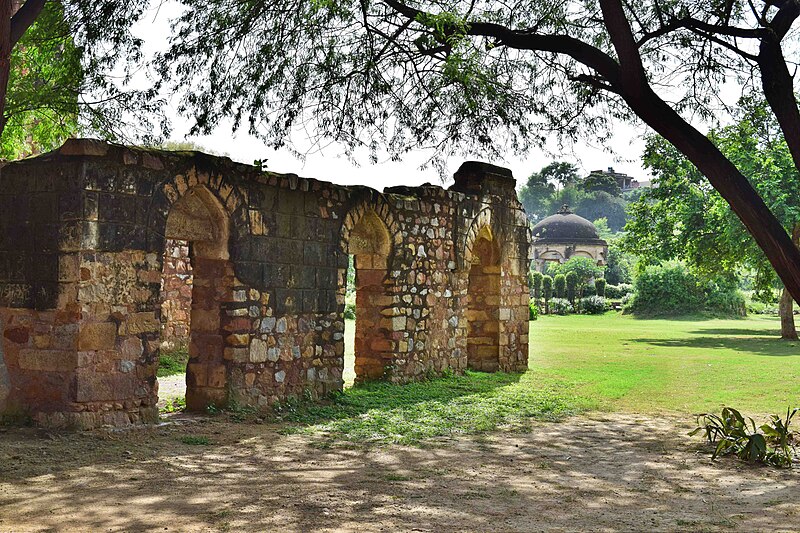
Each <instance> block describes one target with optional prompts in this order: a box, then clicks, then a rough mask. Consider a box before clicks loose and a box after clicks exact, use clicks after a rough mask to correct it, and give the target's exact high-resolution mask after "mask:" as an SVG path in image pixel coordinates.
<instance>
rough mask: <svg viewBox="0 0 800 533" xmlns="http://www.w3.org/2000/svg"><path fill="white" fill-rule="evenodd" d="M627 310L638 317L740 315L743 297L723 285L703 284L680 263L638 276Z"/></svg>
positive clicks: (729, 285) (655, 268) (643, 272)
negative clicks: (703, 314) (700, 314)
mask: <svg viewBox="0 0 800 533" xmlns="http://www.w3.org/2000/svg"><path fill="white" fill-rule="evenodd" d="M627 309H628V310H629V311H632V312H633V313H634V314H641V315H654V316H659V315H687V314H692V313H697V312H701V311H709V312H712V313H721V314H726V315H735V316H741V315H743V314H744V312H745V304H744V297H743V296H742V295H741V293H739V292H738V291H737V289H736V287H735V286H734V285H732V284H730V283H725V282H720V283H717V282H713V281H712V282H703V281H702V280H701V279H699V278H698V277H697V276H695V275H694V274H692V273H691V272H690V271H689V270H688V269H687V268H686V267H684V266H683V265H680V264H671V265H664V266H650V267H647V268H645V270H644V271H642V272H641V273H639V275H638V276H637V277H636V281H635V283H634V297H633V299H632V300H631V302H630V303H629V305H628V307H627Z"/></svg>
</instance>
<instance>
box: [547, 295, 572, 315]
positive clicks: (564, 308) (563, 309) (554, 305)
mask: <svg viewBox="0 0 800 533" xmlns="http://www.w3.org/2000/svg"><path fill="white" fill-rule="evenodd" d="M573 311H574V309H573V307H572V304H571V303H570V302H569V300H567V299H565V298H553V299H552V300H550V313H555V314H557V315H566V314H568V313H572V312H573Z"/></svg>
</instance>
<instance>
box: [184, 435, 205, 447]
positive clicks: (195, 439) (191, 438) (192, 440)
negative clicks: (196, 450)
mask: <svg viewBox="0 0 800 533" xmlns="http://www.w3.org/2000/svg"><path fill="white" fill-rule="evenodd" d="M181 442H182V443H184V444H188V445H189V446H210V445H211V441H210V440H209V438H208V437H204V436H202V435H185V436H183V437H181Z"/></svg>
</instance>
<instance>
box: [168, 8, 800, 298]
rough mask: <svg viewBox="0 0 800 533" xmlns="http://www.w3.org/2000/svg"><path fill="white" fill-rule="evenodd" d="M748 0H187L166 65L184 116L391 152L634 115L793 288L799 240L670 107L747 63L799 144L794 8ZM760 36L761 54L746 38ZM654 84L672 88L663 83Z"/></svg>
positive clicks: (472, 144)
mask: <svg viewBox="0 0 800 533" xmlns="http://www.w3.org/2000/svg"><path fill="white" fill-rule="evenodd" d="M753 1H754V2H759V6H760V8H759V7H756V6H755V4H752V3H750V4H747V5H746V4H744V2H738V1H734V0H703V1H700V2H697V1H694V0H691V1H690V0H651V1H648V2H642V3H629V2H623V0H597V2H594V1H590V2H577V1H568V2H561V1H558V2H556V1H555V0H544V1H540V2H522V1H517V2H510V3H503V4H496V3H492V2H486V3H476V2H460V1H456V0H438V1H431V2H427V3H425V4H421V3H417V2H414V3H406V2H403V1H401V0H384V1H376V2H355V1H353V0H351V1H346V0H342V1H325V2H297V1H296V0H271V1H269V2H266V1H264V0H261V1H258V0H256V1H253V2H237V3H227V2H225V3H223V2H213V3H209V2H207V1H206V0H185V1H184V3H185V5H186V6H187V9H186V11H185V14H184V15H183V16H182V17H181V18H180V20H179V21H178V22H177V23H176V29H177V35H176V38H175V39H174V41H173V44H172V47H171V48H170V50H169V51H168V52H166V53H165V54H163V55H162V56H161V58H160V61H159V65H160V72H161V74H162V76H163V77H164V78H165V79H169V80H170V81H171V84H172V88H173V89H175V90H176V91H180V92H182V93H183V95H184V96H183V98H182V100H181V103H180V110H181V111H182V112H184V113H187V114H190V115H191V116H193V117H195V121H196V122H195V124H194V128H193V132H202V131H209V130H210V129H212V128H213V127H215V126H216V125H217V124H218V123H219V121H220V120H222V118H223V117H227V116H232V117H233V125H234V127H238V126H239V125H240V124H241V123H242V121H246V122H247V124H248V125H249V129H250V131H251V132H252V133H254V134H260V135H261V136H262V137H263V138H264V139H265V140H267V141H268V142H270V143H271V144H273V146H283V145H285V144H286V142H287V138H288V133H289V132H290V131H291V130H292V128H295V127H297V126H298V125H300V124H304V123H309V122H311V123H313V128H312V129H313V131H315V132H316V135H317V136H318V139H319V140H322V139H330V140H334V141H339V142H342V143H344V144H345V146H346V147H347V153H348V154H352V153H353V151H354V150H356V149H358V148H362V147H363V148H365V149H367V150H369V152H370V154H371V156H372V157H373V158H376V157H377V152H378V149H379V148H381V147H382V148H385V149H387V150H389V152H390V153H391V154H392V155H394V156H395V157H399V156H400V155H401V154H403V153H404V152H405V151H406V150H408V149H410V148H411V147H415V146H420V145H423V146H428V147H431V148H432V149H433V151H434V153H435V154H439V156H440V157H443V156H444V154H450V153H453V152H455V151H458V152H461V153H480V154H482V155H484V156H489V157H494V156H498V157H499V156H502V155H504V154H506V153H507V152H508V151H515V152H520V151H524V150H526V149H527V148H528V147H530V146H531V144H534V143H539V144H541V143H543V142H544V140H545V139H546V138H547V136H548V134H549V133H550V132H558V133H559V134H561V135H562V137H567V138H570V137H574V136H576V135H579V134H582V133H586V132H591V133H592V135H593V137H594V138H595V139H597V138H599V139H600V140H603V139H604V138H605V137H606V136H607V135H608V132H609V128H608V125H609V124H610V121H611V120H610V119H611V118H614V119H619V118H632V117H633V116H635V117H638V118H639V119H641V120H642V121H643V122H644V123H645V124H647V125H649V126H650V127H651V128H653V129H654V130H655V131H656V132H657V133H659V134H660V135H662V136H663V137H664V138H666V139H667V140H668V141H669V142H670V143H671V144H673V145H674V146H675V147H676V148H677V149H678V150H679V151H680V152H681V153H682V154H684V155H685V156H686V157H687V159H689V160H690V161H691V162H692V163H693V164H694V165H696V166H697V168H698V169H699V170H700V172H702V173H703V174H704V175H705V176H706V177H707V178H708V180H709V182H710V183H711V184H712V185H713V187H714V188H715V189H716V190H717V191H719V193H720V195H721V196H722V197H723V198H724V199H725V200H726V202H728V204H729V205H730V206H731V208H732V209H733V211H734V212H735V213H736V214H737V216H738V217H739V218H740V219H741V220H742V221H743V223H744V225H745V227H746V228H747V229H748V231H749V232H750V233H751V234H752V235H753V237H754V238H755V240H756V242H757V243H758V245H759V246H760V247H761V248H762V249H763V250H764V251H765V254H766V257H767V258H768V259H769V260H770V262H771V263H772V265H773V266H774V268H775V270H776V272H778V274H779V276H780V277H781V279H782V280H783V281H784V284H785V286H786V287H787V289H788V290H789V291H790V292H791V293H792V294H793V295H794V297H795V298H798V299H800V251H799V250H797V248H796V247H795V246H794V245H793V243H792V241H791V238H790V237H789V235H788V234H787V233H786V231H785V230H784V228H783V227H782V226H781V224H780V222H779V221H778V219H777V218H776V217H775V216H774V214H773V213H771V212H770V210H769V208H768V207H767V205H766V204H765V203H764V201H763V199H762V198H761V197H760V196H759V195H758V194H757V192H756V191H755V190H754V189H753V187H752V186H751V185H750V183H749V182H748V180H747V178H746V177H745V176H744V175H743V174H742V172H741V171H740V170H739V169H738V168H737V167H736V165H735V164H734V163H733V162H732V161H731V160H730V159H728V158H726V157H725V156H724V155H723V154H722V152H721V151H720V150H719V149H718V148H717V147H716V146H715V145H714V144H713V143H712V142H711V141H710V140H709V139H708V138H707V137H706V136H705V135H703V133H701V132H700V131H699V130H697V129H696V128H695V127H693V126H692V125H691V124H690V123H689V122H687V120H686V118H684V117H683V116H682V115H681V114H680V113H679V111H684V110H686V111H688V112H692V111H694V112H698V113H700V114H705V116H713V113H712V111H713V110H712V109H711V102H712V101H713V100H714V98H716V97H717V95H718V93H719V85H720V82H721V80H723V79H725V75H726V74H728V73H731V72H732V71H733V70H734V69H738V70H736V74H739V75H741V76H742V77H746V76H748V75H749V72H750V71H748V70H747V67H751V66H755V67H756V68H758V69H759V71H760V73H761V78H762V82H763V83H762V90H763V91H764V93H765V95H766V97H767V100H768V101H769V103H770V106H771V108H772V109H773V111H774V112H775V113H776V115H778V116H779V123H780V124H781V127H782V129H783V131H784V134H785V136H786V137H787V139H788V138H789V137H792V138H791V139H788V140H789V145H790V148H791V151H792V154H793V157H795V163H796V165H797V164H798V162H800V111H798V108H797V102H796V100H795V99H794V94H793V86H792V78H791V75H790V73H789V69H788V68H787V66H786V61H785V60H784V57H783V50H782V47H781V46H782V44H781V43H782V40H783V39H784V38H785V37H786V35H787V34H789V30H790V29H791V27H792V24H793V23H794V22H795V20H796V19H797V17H798V16H800V9H798V4H797V1H796V0H766V1H759V0H753ZM749 6H752V7H753V8H752V9H750V8H749ZM741 42H744V44H742V45H741V47H740V44H741ZM754 45H755V46H758V47H759V53H758V55H757V56H756V55H754V54H753V53H752V52H748V51H747V50H748V47H750V48H753V47H754ZM676 57H678V58H680V59H679V60H675V59H674V58H676ZM746 79H747V80H748V82H752V81H754V80H755V78H754V77H752V76H750V77H747V78H746ZM662 85H668V86H670V87H671V88H672V91H673V92H672V94H670V95H669V100H670V101H677V103H676V104H673V105H671V104H669V103H667V99H665V97H664V96H661V95H659V94H658V93H657V92H656V89H660V88H661V87H662ZM676 93H677V94H676ZM421 117H424V120H421ZM439 161H441V159H440V160H439Z"/></svg>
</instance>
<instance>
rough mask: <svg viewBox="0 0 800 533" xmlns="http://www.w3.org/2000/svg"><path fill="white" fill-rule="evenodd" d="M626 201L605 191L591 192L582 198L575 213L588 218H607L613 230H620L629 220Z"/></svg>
mask: <svg viewBox="0 0 800 533" xmlns="http://www.w3.org/2000/svg"><path fill="white" fill-rule="evenodd" d="M626 206H627V204H626V202H625V200H623V199H622V198H621V197H618V196H612V195H610V194H608V193H607V192H605V191H596V192H593V193H589V194H587V195H586V196H584V197H583V198H581V199H580V200H579V201H578V203H577V204H576V207H575V213H576V214H578V215H580V216H582V217H583V218H585V219H588V220H597V219H598V218H605V219H606V221H607V222H608V226H609V227H610V228H611V229H612V230H613V231H620V230H621V229H622V228H623V227H624V226H625V223H626V222H627V220H628V215H627V213H626Z"/></svg>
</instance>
